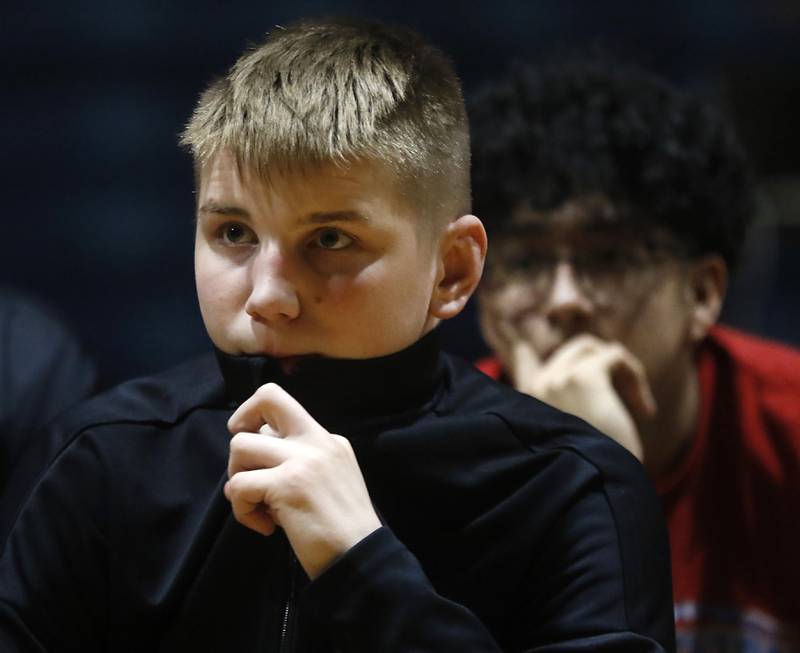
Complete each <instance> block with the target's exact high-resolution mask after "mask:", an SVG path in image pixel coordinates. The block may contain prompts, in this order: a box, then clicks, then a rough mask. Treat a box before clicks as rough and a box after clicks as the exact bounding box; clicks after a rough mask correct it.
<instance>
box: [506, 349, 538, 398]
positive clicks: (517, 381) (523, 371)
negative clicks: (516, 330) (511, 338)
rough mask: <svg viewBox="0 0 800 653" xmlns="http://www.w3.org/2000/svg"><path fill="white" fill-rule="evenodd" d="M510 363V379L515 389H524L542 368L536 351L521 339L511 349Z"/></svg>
mask: <svg viewBox="0 0 800 653" xmlns="http://www.w3.org/2000/svg"><path fill="white" fill-rule="evenodd" d="M511 361H512V363H511V377H512V382H513V383H514V387H516V388H523V387H526V386H527V385H528V384H529V382H530V380H531V379H532V378H533V377H534V376H535V375H536V374H538V373H539V371H540V370H541V367H542V359H541V358H540V357H539V354H538V352H537V351H536V349H535V348H534V347H533V345H532V344H531V343H530V342H528V341H527V340H525V339H522V338H520V339H518V340H516V341H515V342H514V343H513V345H512V347H511Z"/></svg>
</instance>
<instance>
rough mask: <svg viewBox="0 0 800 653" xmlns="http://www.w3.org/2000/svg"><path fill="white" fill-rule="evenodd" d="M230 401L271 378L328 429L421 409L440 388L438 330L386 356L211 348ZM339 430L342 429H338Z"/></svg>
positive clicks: (351, 426)
mask: <svg viewBox="0 0 800 653" xmlns="http://www.w3.org/2000/svg"><path fill="white" fill-rule="evenodd" d="M216 355H217V361H218V362H219V367H220V370H221V371H222V376H223V378H224V380H225V386H226V390H227V393H228V397H229V399H230V400H231V402H232V403H233V404H234V405H239V404H241V403H242V402H243V401H244V400H246V399H248V398H249V397H250V396H251V395H252V394H253V393H254V392H255V391H256V389H257V388H259V387H260V386H261V385H263V384H265V383H270V382H273V383H277V384H278V385H280V386H281V387H282V388H283V389H284V390H286V391H287V392H288V393H289V394H291V395H292V396H293V397H294V398H295V399H297V401H299V402H300V403H301V404H302V405H303V407H304V408H305V409H306V410H307V411H308V412H309V413H310V414H311V416H312V417H314V419H316V420H317V421H318V422H320V424H322V426H324V427H325V428H327V429H328V430H330V431H347V433H348V434H349V433H351V432H353V430H354V429H355V430H358V428H359V426H363V427H364V428H368V427H369V426H370V425H371V426H374V425H375V422H376V421H378V422H381V423H383V422H387V421H388V422H389V423H391V422H394V421H397V420H402V419H403V418H404V417H409V418H410V417H412V416H414V415H418V414H419V413H421V412H424V411H425V410H426V409H427V408H428V407H429V406H430V405H431V403H433V402H434V401H435V399H436V397H437V396H438V394H439V392H440V391H441V390H442V389H443V369H444V366H443V364H442V361H441V356H440V350H439V337H438V332H437V330H436V329H434V330H433V331H432V332H430V333H428V334H427V335H425V336H423V337H422V338H421V339H420V340H418V341H417V342H416V343H414V344H413V345H411V346H410V347H408V348H406V349H403V350H401V351H399V352H396V353H394V354H390V355H388V356H382V357H379V358H366V359H345V358H325V357H322V356H314V357H309V358H301V359H299V360H297V361H295V362H293V364H292V365H291V367H290V368H289V369H284V368H285V367H287V366H285V365H282V364H281V362H280V361H279V360H277V359H275V358H271V357H268V356H234V355H230V354H226V353H224V352H221V351H219V350H217V351H216ZM343 434H344V433H343Z"/></svg>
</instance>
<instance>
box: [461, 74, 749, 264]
mask: <svg viewBox="0 0 800 653" xmlns="http://www.w3.org/2000/svg"><path fill="white" fill-rule="evenodd" d="M469 112H470V119H471V123H472V144H473V179H472V184H473V190H474V194H475V208H476V211H477V213H478V215H480V216H481V218H482V220H483V221H484V224H486V225H487V229H488V230H489V231H490V233H491V232H497V231H501V230H502V229H503V228H505V227H507V226H510V223H511V221H512V214H513V213H514V211H516V210H519V209H521V208H526V209H530V210H533V211H537V212H543V213H545V212H546V213H547V214H552V212H553V211H555V210H557V209H558V208H559V207H561V206H563V205H564V204H565V203H566V202H568V201H574V200H583V199H586V198H596V197H597V196H600V197H603V198H605V199H606V200H607V201H608V202H610V204H611V205H612V207H613V210H614V212H615V214H616V218H617V219H620V220H625V221H627V222H628V223H634V224H635V225H638V226H639V227H640V228H645V227H648V226H649V227H655V228H659V229H664V230H666V231H667V232H668V233H670V234H672V235H673V236H674V237H676V238H677V239H678V241H680V242H681V244H682V245H683V246H684V248H685V249H686V251H687V253H688V254H689V255H704V254H711V253H714V254H720V255H721V256H722V257H723V258H724V259H725V261H726V263H727V264H728V266H729V267H730V268H733V267H735V264H736V262H737V260H738V258H739V254H740V249H741V246H742V243H743V240H744V236H745V232H746V229H747V227H748V225H749V223H750V221H751V219H752V216H753V213H754V207H755V199H754V198H755V190H754V178H753V174H752V171H751V169H750V166H749V164H748V161H747V158H746V155H745V153H744V150H743V148H742V147H741V145H740V143H739V141H738V140H737V137H736V135H735V133H734V130H733V128H732V126H731V125H730V124H729V123H728V121H727V120H726V119H725V118H724V117H723V115H722V114H721V112H720V111H719V110H717V109H716V108H715V107H714V106H712V105H711V104H709V103H706V102H702V101H700V100H699V99H697V98H695V97H692V96H690V95H688V94H685V93H682V92H681V91H679V90H677V89H676V88H673V87H672V86H670V85H669V84H667V83H666V82H664V81H663V80H661V79H659V78H657V77H655V76H652V75H650V74H648V73H645V72H643V71H640V70H636V69H634V68H632V67H630V66H624V65H619V64H618V63H612V62H608V61H604V60H602V59H601V60H597V61H588V60H584V59H571V60H568V61H564V62H561V63H555V64H549V65H544V66H540V67H532V66H525V65H517V66H516V67H515V68H514V69H512V71H511V73H510V74H509V75H508V77H507V78H506V79H504V80H502V81H497V82H494V83H491V84H489V85H487V86H485V87H484V88H483V89H482V91H480V92H479V93H478V94H477V95H476V96H475V98H474V99H473V101H472V102H470V105H469Z"/></svg>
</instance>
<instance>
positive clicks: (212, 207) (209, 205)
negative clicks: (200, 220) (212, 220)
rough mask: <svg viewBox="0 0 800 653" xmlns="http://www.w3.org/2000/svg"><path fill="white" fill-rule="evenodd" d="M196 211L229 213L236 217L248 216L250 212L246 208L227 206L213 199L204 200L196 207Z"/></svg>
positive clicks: (219, 213)
mask: <svg viewBox="0 0 800 653" xmlns="http://www.w3.org/2000/svg"><path fill="white" fill-rule="evenodd" d="M197 212H198V213H216V214H218V215H229V216H232V217H236V218H249V217H250V213H249V212H248V211H247V209H243V208H242V207H241V206H227V205H225V204H218V203H217V202H215V201H213V200H212V201H210V202H206V203H205V204H203V206H201V207H200V208H198V209H197Z"/></svg>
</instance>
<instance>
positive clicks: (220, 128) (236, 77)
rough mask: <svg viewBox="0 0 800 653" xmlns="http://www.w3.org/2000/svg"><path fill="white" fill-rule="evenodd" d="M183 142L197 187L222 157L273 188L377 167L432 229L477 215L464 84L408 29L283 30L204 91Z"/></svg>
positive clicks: (318, 26)
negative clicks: (274, 181)
mask: <svg viewBox="0 0 800 653" xmlns="http://www.w3.org/2000/svg"><path fill="white" fill-rule="evenodd" d="M180 142H181V144H182V145H183V146H185V147H187V148H188V149H189V150H190V151H191V153H192V156H193V158H194V163H195V175H196V177H197V179H198V180H199V174H200V172H201V171H202V170H203V168H204V166H206V165H207V164H209V163H210V162H211V160H212V159H213V158H214V157H215V156H216V155H217V154H218V153H219V152H221V151H227V152H230V153H231V154H232V155H233V157H234V158H235V160H236V163H237V165H238V166H239V167H240V169H245V170H247V171H248V172H250V173H252V174H255V175H256V176H257V178H259V179H260V180H264V181H265V182H268V180H269V178H270V176H271V175H272V174H274V173H280V174H296V173H298V172H303V171H307V170H313V169H315V168H318V167H321V166H325V165H330V164H336V165H340V166H344V167H347V166H348V165H349V164H351V163H356V162H362V161H366V162H368V163H369V162H377V163H380V164H383V165H385V166H387V167H388V169H389V171H390V172H391V173H392V174H393V176H394V177H395V178H396V180H397V182H398V184H397V190H398V192H399V193H400V195H401V197H402V198H404V199H405V200H406V201H408V202H410V206H412V207H413V208H414V209H415V210H416V211H418V212H421V213H422V214H423V218H424V219H426V220H428V221H432V222H435V223H441V222H444V221H446V220H447V219H453V218H455V217H458V216H459V215H463V214H465V213H468V212H469V211H470V204H471V197H470V173H469V164H470V161H469V157H470V154H469V128H468V122H467V117H466V111H465V108H464V101H463V97H462V92H461V84H460V81H459V79H458V77H457V75H456V73H455V71H454V69H453V66H452V64H451V63H450V61H449V60H448V59H447V57H446V56H445V55H444V54H443V53H442V52H441V51H440V50H438V49H437V48H435V47H433V46H431V45H429V44H426V43H425V42H424V41H423V40H422V39H421V38H420V37H419V36H418V35H417V34H415V33H414V32H411V31H409V30H407V29H405V28H398V27H390V26H386V25H381V24H375V23H361V22H356V21H351V20H327V21H310V22H301V23H297V24H295V25H292V26H289V27H287V28H283V27H276V28H275V29H274V30H273V31H272V32H271V34H269V35H268V38H267V40H266V41H265V42H264V43H263V44H261V45H259V46H257V47H255V48H253V49H251V50H249V51H248V52H245V53H244V54H243V55H242V56H241V57H240V58H239V59H238V61H237V62H236V63H235V64H234V65H233V67H232V68H231V69H230V70H229V71H228V73H227V74H226V75H225V76H224V77H222V78H220V79H218V80H216V81H215V82H213V83H212V84H211V85H210V86H209V87H208V88H207V89H206V91H205V92H204V93H203V94H202V95H201V97H200V99H199V101H198V104H197V106H196V108H195V110H194V113H193V115H192V117H191V119H190V120H189V123H188V125H187V126H186V128H185V130H184V132H183V134H182V135H181V139H180Z"/></svg>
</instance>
